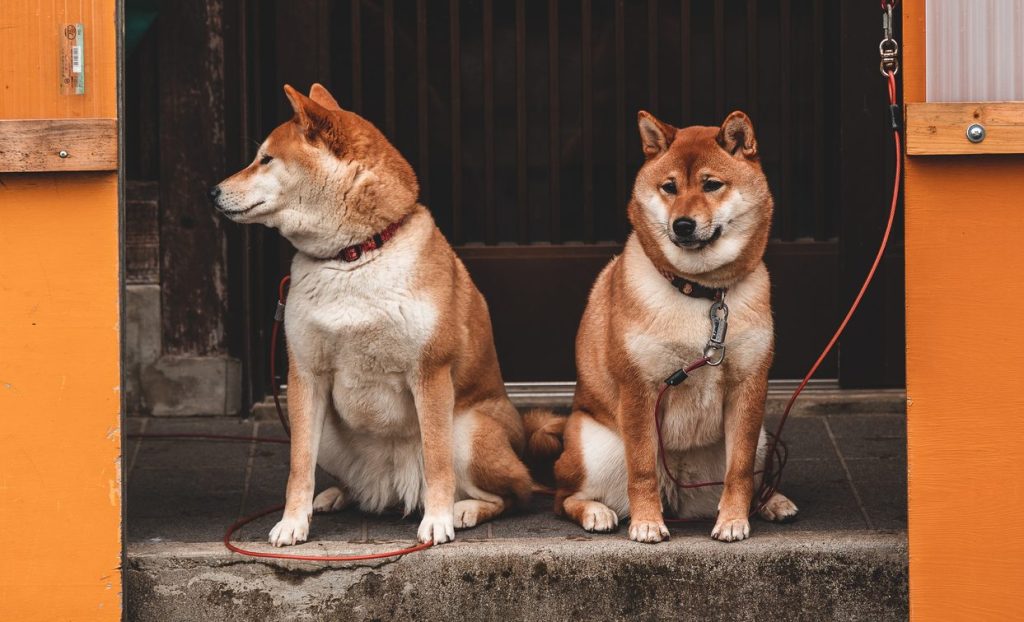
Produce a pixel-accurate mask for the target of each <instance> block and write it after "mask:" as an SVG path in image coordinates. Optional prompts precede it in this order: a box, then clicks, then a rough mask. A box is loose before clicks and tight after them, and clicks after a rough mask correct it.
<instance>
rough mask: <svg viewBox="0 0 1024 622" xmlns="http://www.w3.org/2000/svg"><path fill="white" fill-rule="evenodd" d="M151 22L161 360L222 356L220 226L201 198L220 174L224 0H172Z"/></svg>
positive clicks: (223, 290)
mask: <svg viewBox="0 0 1024 622" xmlns="http://www.w3.org/2000/svg"><path fill="white" fill-rule="evenodd" d="M173 7H174V8H173V10H167V11H161V13H160V19H159V20H158V24H159V28H160V31H159V33H158V35H159V36H158V42H159V43H158V45H159V53H158V57H159V62H160V181H161V183H160V234H161V244H160V271H161V285H162V287H161V290H162V298H163V301H162V304H161V313H162V321H163V340H164V341H163V343H164V354H195V355H219V354H223V353H224V351H225V350H226V347H227V343H226V337H225V329H224V324H225V317H227V313H228V306H227V265H226V263H227V262H226V255H227V242H226V235H225V231H224V230H225V228H226V223H225V221H224V220H223V219H221V218H219V217H218V216H217V215H216V214H215V213H214V210H213V208H212V207H211V206H210V202H209V200H208V199H207V192H208V191H209V188H210V186H211V185H213V184H215V183H217V182H218V181H220V180H221V179H222V178H223V177H224V176H225V173H226V170H225V169H226V164H225V157H226V156H225V151H226V149H225V140H226V138H225V123H226V119H225V110H224V97H225V87H224V38H223V31H224V23H223V13H224V0H179V1H178V2H174V3H173Z"/></svg>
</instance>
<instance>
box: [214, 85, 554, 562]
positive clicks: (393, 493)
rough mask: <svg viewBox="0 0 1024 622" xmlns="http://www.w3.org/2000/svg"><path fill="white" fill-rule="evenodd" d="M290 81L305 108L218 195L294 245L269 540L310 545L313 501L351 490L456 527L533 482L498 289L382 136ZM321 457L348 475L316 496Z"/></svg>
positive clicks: (336, 500)
mask: <svg viewBox="0 0 1024 622" xmlns="http://www.w3.org/2000/svg"><path fill="white" fill-rule="evenodd" d="M284 90H285V94H286V95H287V96H288V99H289V101H290V102H291V104H292V107H293V109H294V113H295V114H294V117H293V118H292V119H291V120H290V121H288V122H286V123H283V124H281V125H280V126H279V127H277V128H276V129H275V130H274V131H273V132H272V133H271V134H270V136H269V137H268V138H267V139H266V141H265V142H264V143H263V144H262V145H261V146H260V148H259V151H258V153H257V154H256V158H255V160H254V161H253V162H252V163H251V164H250V165H249V166H247V167H246V168H245V169H243V170H242V171H240V172H238V173H236V174H235V175H233V176H231V177H229V178H228V179H226V180H224V181H222V182H221V183H220V184H218V185H217V186H216V187H214V188H213V189H212V190H211V192H210V194H211V199H212V200H213V201H214V204H215V205H216V207H217V209H218V210H220V211H221V213H223V214H224V215H225V216H227V217H228V218H230V219H232V220H234V221H236V222H240V223H259V224H263V225H266V226H268V227H273V228H276V229H278V230H279V231H280V232H281V234H282V235H283V236H284V237H285V238H287V239H288V240H289V241H290V242H291V243H292V244H293V245H294V246H295V248H296V249H297V250H298V253H297V254H296V255H295V259H294V261H293V262H292V268H291V289H290V292H289V297H288V305H287V309H286V312H285V330H286V335H287V339H288V361H289V370H288V404H289V417H290V419H291V468H290V472H289V477H288V487H287V493H286V505H285V510H284V516H283V518H282V519H281V521H280V522H279V523H277V525H276V526H275V527H274V528H273V529H272V530H271V532H270V542H271V543H272V544H274V545H276V546H284V545H291V544H295V543H298V542H303V541H305V540H306V539H307V537H308V534H309V527H310V520H311V517H312V514H313V513H314V512H327V511H333V510H338V509H340V508H342V507H345V506H346V505H348V504H350V503H354V504H358V506H359V507H360V508H362V509H363V510H366V511H370V512H380V511H382V510H384V509H386V508H390V507H396V506H397V507H400V508H402V509H403V510H404V511H405V512H406V513H410V512H413V511H415V510H419V509H422V510H423V519H422V522H421V523H420V526H419V530H418V534H417V535H418V538H419V540H420V541H421V542H433V543H435V544H438V543H442V542H448V541H449V540H452V539H453V538H454V536H455V534H454V530H455V529H460V528H465V527H473V526H474V525H477V524H479V523H481V522H483V521H486V520H488V519H490V518H493V517H495V516H497V515H499V514H500V513H501V512H503V511H504V510H506V509H507V508H509V507H510V506H511V505H512V504H514V503H516V502H521V501H524V500H525V499H526V498H528V497H529V495H530V493H531V491H532V488H533V486H534V484H533V482H532V480H531V478H530V475H529V473H528V471H527V469H526V467H525V466H524V464H523V462H522V460H521V459H520V458H521V456H522V454H523V452H524V449H525V447H526V445H527V440H528V438H529V437H528V433H527V431H526V430H525V429H524V425H523V419H522V417H520V415H519V413H518V412H517V411H516V409H515V407H513V406H512V403H511V402H510V401H509V399H508V396H507V395H506V393H505V388H504V384H503V383H502V378H501V372H500V370H499V368H498V358H497V355H496V353H495V350H494V340H493V338H492V335H491V323H490V316H489V315H488V311H487V304H486V303H485V302H484V299H483V297H482V296H481V295H480V292H479V291H478V290H477V289H476V287H475V286H474V285H473V282H472V281H471V280H470V277H469V274H468V273H467V271H466V268H465V267H464V266H463V264H462V262H461V261H460V260H459V259H458V257H456V255H455V253H454V251H453V250H452V248H451V247H450V246H449V245H448V242H447V241H446V240H445V238H444V236H443V235H442V234H441V232H440V231H439V230H438V228H437V226H436V225H435V224H434V220H433V219H432V218H431V215H430V213H429V212H428V211H427V209H426V208H425V207H424V206H422V205H420V204H419V203H418V202H417V199H418V196H419V186H418V183H417V180H416V175H415V174H414V173H413V170H412V167H411V166H410V165H409V163H408V162H406V161H405V159H404V158H402V156H401V155H400V154H399V152H398V150H397V149H395V148H394V147H393V146H392V145H391V144H390V143H389V142H388V141H387V139H386V138H385V137H384V136H383V134H381V133H380V131H378V130H377V128H376V127H374V126H373V125H372V124H371V123H369V122H368V121H366V120H365V119H363V118H362V117H360V116H359V115H357V114H355V113H353V112H349V111H346V110H342V109H341V107H340V106H339V105H338V103H337V102H336V101H335V100H334V98H333V97H331V95H330V94H329V93H328V92H327V90H326V89H324V88H323V87H322V86H320V85H318V84H317V85H313V88H312V90H311V91H310V94H309V97H306V96H304V95H302V94H301V93H299V92H297V91H296V90H295V89H293V88H291V87H290V86H285V87H284ZM530 421H533V422H534V423H536V425H537V427H538V428H539V427H544V426H546V425H548V424H549V422H547V421H545V419H544V417H543V416H540V415H532V416H531V417H530ZM542 437H543V438H541V440H542V441H545V442H547V443H550V439H548V438H547V434H546V433H544V434H542ZM317 464H319V465H320V466H321V467H323V468H324V469H325V470H326V471H327V472H328V473H330V474H331V475H333V476H334V477H336V478H337V480H338V485H337V486H334V487H331V488H328V489H327V490H324V491H322V492H321V493H320V494H319V495H316V496H315V497H314V469H315V467H316V465H317Z"/></svg>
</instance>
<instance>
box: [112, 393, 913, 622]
mask: <svg viewBox="0 0 1024 622" xmlns="http://www.w3.org/2000/svg"><path fill="white" fill-rule="evenodd" d="M900 401H902V398H901V397H896V396H893V395H891V394H882V395H878V396H874V397H872V396H870V395H867V396H864V395H850V394H846V393H844V392H841V391H833V392H831V393H829V394H828V397H827V399H825V398H822V399H821V400H818V401H817V402H816V404H817V405H816V406H815V407H814V408H805V409H804V410H802V411H801V412H800V413H798V414H797V415H796V416H795V417H794V418H792V419H791V420H790V423H789V424H788V425H787V428H786V432H785V438H786V440H787V442H788V444H789V449H790V462H789V464H788V466H787V469H786V472H785V475H784V481H783V485H782V490H783V492H785V493H786V494H787V496H789V497H790V498H792V499H793V500H794V501H795V502H796V503H797V505H798V506H799V507H800V516H799V518H798V520H797V521H796V522H794V523H791V524H785V525H775V524H767V523H764V522H761V521H754V522H753V524H752V532H753V533H752V538H751V539H750V540H748V541H745V542H740V543H731V544H724V543H719V542H715V541H712V540H711V539H710V538H709V537H708V534H709V533H710V530H711V524H710V523H696V524H673V525H670V529H671V531H672V536H673V537H672V539H671V541H669V542H665V543H661V544H658V545H641V544H636V543H632V542H629V541H628V540H627V538H626V533H625V530H624V529H620V530H619V531H618V532H616V533H612V534H587V533H585V532H583V531H582V530H581V529H580V528H579V527H578V526H576V525H574V524H572V523H570V522H568V521H565V520H563V519H560V518H558V517H556V516H554V515H553V514H552V512H551V499H550V497H544V496H542V495H537V496H536V497H535V499H534V501H533V502H532V503H531V505H530V506H529V507H527V508H525V509H522V510H519V511H518V512H516V513H514V514H510V515H508V516H502V517H499V518H498V519H497V520H495V521H493V522H491V523H486V524H484V525H481V526H479V527H476V528H474V529H470V530H467V531H460V532H458V534H457V541H456V542H454V543H452V544H447V545H444V546H440V547H435V548H432V549H429V550H427V551H424V552H421V553H415V554H413V555H410V556H407V557H404V558H401V559H396V560H390V561H382V562H371V563H359V564H330V565H326V564H322V563H310V562H281V561H276V560H259V559H253V558H247V557H242V556H239V555H236V554H233V553H229V552H228V551H227V550H226V549H225V548H224V547H223V545H222V544H221V543H220V538H221V537H222V535H223V532H224V529H225V527H226V526H227V525H228V524H230V523H232V522H233V521H235V520H236V519H237V518H239V517H240V516H245V515H248V514H251V513H253V512H256V511H258V510H260V509H263V508H265V507H268V506H273V505H276V504H280V503H281V502H282V501H283V497H284V490H285V483H286V480H287V465H288V449H287V446H285V445H270V444H263V443H223V442H209V441H167V440H142V441H132V442H130V443H129V444H128V446H127V447H126V450H127V451H126V461H127V477H128V486H127V501H126V506H127V523H126V524H127V539H128V547H127V550H128V555H127V560H126V564H127V565H126V575H125V576H126V594H127V603H128V612H129V618H128V619H130V620H203V621H206V620H254V619H259V620H321V619H338V618H341V619H346V620H349V619H350V620H393V619H403V620H404V619H415V620H447V619H460V620H490V619H500V620H568V619H578V618H580V619H585V620H588V621H590V620H621V619H652V620H653V619H701V620H709V619H730V620H745V619H766V618H771V619H786V620H789V619H807V620H824V619H829V620H896V619H905V618H906V617H907V545H906V457H905V456H906V437H905V416H904V415H903V414H902V412H901V411H900V409H898V408H897V407H896V406H895V404H896V403H898V402H900ZM880 404H882V405H883V406H884V407H880V406H879V405H880ZM894 411H895V412H894ZM775 420H776V417H775V416H774V415H770V416H769V417H768V425H770V426H772V425H774V422H775ZM127 425H128V431H129V432H152V433H158V434H159V433H175V432H185V433H214V434H234V435H243V436H249V435H256V436H273V437H280V436H281V433H280V431H279V429H278V424H277V423H276V422H267V421H261V420H259V419H249V420H244V421H243V420H235V419H226V418H223V417H207V418H173V419H167V418H132V419H129V420H128V423H127ZM318 479H319V480H320V481H319V482H318V490H319V489H322V488H323V487H325V486H327V485H329V484H330V483H331V482H330V479H329V478H328V477H326V476H325V475H324V474H322V473H321V474H319V476H318ZM277 518H278V517H277V516H276V515H272V516H268V517H266V518H263V519H260V520H258V521H256V522H255V523H253V524H252V525H251V526H249V527H246V529H245V530H244V531H243V532H242V533H241V534H240V535H239V536H238V538H237V539H238V540H240V541H242V542H245V543H246V544H247V545H248V546H251V547H253V548H260V547H263V548H264V549H265V550H269V546H268V545H266V544H265V539H266V535H267V533H268V531H269V530H270V527H271V526H272V525H273V524H274V522H275V521H276V520H277ZM417 522H418V521H417V518H416V517H401V516H399V515H396V514H385V515H382V516H376V515H367V514H362V513H360V512H357V511H344V512H339V513H335V514H329V515H317V516H316V517H314V520H313V525H312V529H311V534H310V542H309V543H306V544H303V545H301V546H298V547H292V548H290V549H288V550H287V552H290V553H291V552H294V553H309V554H323V553H333V554H344V553H360V552H369V551H381V550H393V549H395V548H401V547H404V546H409V545H411V544H412V542H413V539H414V537H415V532H416V525H417Z"/></svg>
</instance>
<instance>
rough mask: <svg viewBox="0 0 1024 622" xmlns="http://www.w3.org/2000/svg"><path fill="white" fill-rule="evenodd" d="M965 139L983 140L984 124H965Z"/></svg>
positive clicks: (978, 141)
mask: <svg viewBox="0 0 1024 622" xmlns="http://www.w3.org/2000/svg"><path fill="white" fill-rule="evenodd" d="M967 140H969V141H971V142H972V143H980V142H981V141H983V140H985V126H984V125H982V124H980V123H972V124H970V125H969V126H967Z"/></svg>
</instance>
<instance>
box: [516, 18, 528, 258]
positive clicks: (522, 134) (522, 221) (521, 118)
mask: <svg viewBox="0 0 1024 622" xmlns="http://www.w3.org/2000/svg"><path fill="white" fill-rule="evenodd" d="M526 155H527V154H526V0H516V210H517V212H518V216H519V218H518V221H519V227H518V234H517V236H516V237H517V240H518V242H519V243H520V244H526V243H527V242H528V241H529V237H530V203H529V197H528V196H527V195H528V186H527V183H526V182H527V179H526Z"/></svg>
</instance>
